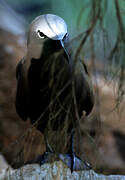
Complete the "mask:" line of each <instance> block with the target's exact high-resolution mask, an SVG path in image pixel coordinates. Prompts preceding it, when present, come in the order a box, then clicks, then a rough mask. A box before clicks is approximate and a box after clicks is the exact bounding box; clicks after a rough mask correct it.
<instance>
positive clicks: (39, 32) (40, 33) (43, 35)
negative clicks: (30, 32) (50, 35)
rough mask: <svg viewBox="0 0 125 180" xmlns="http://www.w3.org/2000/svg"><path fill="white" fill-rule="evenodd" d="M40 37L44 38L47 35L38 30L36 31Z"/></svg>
mask: <svg viewBox="0 0 125 180" xmlns="http://www.w3.org/2000/svg"><path fill="white" fill-rule="evenodd" d="M37 32H38V35H39V37H40V38H42V39H45V38H46V37H47V36H46V35H45V34H43V33H42V32H41V31H40V30H38V31H37Z"/></svg>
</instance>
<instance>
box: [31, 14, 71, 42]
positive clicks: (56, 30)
mask: <svg viewBox="0 0 125 180" xmlns="http://www.w3.org/2000/svg"><path fill="white" fill-rule="evenodd" d="M67 37H68V32H67V25H66V23H65V21H64V20H63V19H62V18H61V17H59V16H56V15H54V14H44V15H41V16H38V17H37V18H35V19H34V20H33V21H32V23H31V25H30V29H29V37H28V43H31V42H33V43H41V42H43V41H44V40H45V39H47V38H49V39H52V40H59V41H62V42H63V40H65V39H67Z"/></svg>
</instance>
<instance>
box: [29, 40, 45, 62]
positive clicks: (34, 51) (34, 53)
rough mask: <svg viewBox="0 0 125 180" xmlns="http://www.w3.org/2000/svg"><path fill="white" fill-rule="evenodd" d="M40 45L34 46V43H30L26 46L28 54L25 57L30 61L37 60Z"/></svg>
mask: <svg viewBox="0 0 125 180" xmlns="http://www.w3.org/2000/svg"><path fill="white" fill-rule="evenodd" d="M42 47H43V45H42V44H37V43H36V44H35V43H30V44H29V45H28V52H27V56H28V58H30V59H32V58H33V59H39V58H40V56H41V53H42Z"/></svg>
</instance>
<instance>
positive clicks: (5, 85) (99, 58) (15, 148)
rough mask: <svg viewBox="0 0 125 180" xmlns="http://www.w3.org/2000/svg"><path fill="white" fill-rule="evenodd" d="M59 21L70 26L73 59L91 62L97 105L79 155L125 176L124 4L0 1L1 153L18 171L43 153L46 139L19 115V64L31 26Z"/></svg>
mask: <svg viewBox="0 0 125 180" xmlns="http://www.w3.org/2000/svg"><path fill="white" fill-rule="evenodd" d="M45 13H52V14H56V15H59V16H61V17H62V18H63V19H64V20H65V21H66V23H67V25H68V31H69V34H70V39H71V43H72V45H73V48H74V56H75V57H77V56H80V57H81V58H82V60H83V61H84V62H86V63H87V65H88V69H89V72H90V74H91V77H92V83H93V88H94V92H95V99H96V103H95V106H94V109H93V112H92V113H91V115H90V116H89V117H88V118H87V119H85V121H83V122H81V131H82V137H81V142H80V145H79V144H78V142H79V141H78V139H77V137H76V151H77V154H78V155H80V157H82V156H84V157H85V156H86V157H87V160H88V161H89V162H91V164H92V166H93V169H94V170H96V171H97V172H103V173H106V174H110V173H112V174H113V173H120V174H124V172H125V151H124V149H125V110H124V107H125V97H124V95H125V83H124V79H125V72H124V71H125V19H123V17H124V15H125V1H124V0H110V1H109V0H102V1H100V0H93V1H91V0H84V1H83V0H73V1H72V0H68V1H67V0H62V1H58V0H35V1H33V0H27V1H25V0H21V1H19V0H15V1H12V0H0V152H1V153H2V155H4V157H5V158H6V160H7V161H8V162H9V164H10V165H11V166H12V167H14V168H17V167H20V166H21V165H22V164H23V163H24V162H25V161H26V160H29V159H32V158H34V157H36V156H37V155H38V154H41V153H42V152H44V150H45V146H44V142H43V136H42V135H41V134H40V133H39V132H37V131H36V130H35V128H33V129H30V130H29V127H30V122H29V121H27V122H26V123H24V122H23V121H22V120H21V119H20V118H19V117H18V115H17V114H16V110H15V104H14V103H15V93H16V77H15V71H16V65H17V63H18V62H19V60H20V59H21V58H22V57H23V56H25V53H26V37H27V32H28V26H29V24H30V23H31V21H32V20H33V19H34V18H35V17H36V16H39V15H41V14H45Z"/></svg>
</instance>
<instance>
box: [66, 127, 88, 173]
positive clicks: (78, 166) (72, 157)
mask: <svg viewBox="0 0 125 180" xmlns="http://www.w3.org/2000/svg"><path fill="white" fill-rule="evenodd" d="M74 134H75V130H74V129H72V131H71V138H70V143H71V144H70V149H69V151H68V153H67V160H68V159H69V161H68V162H67V164H68V167H70V169H71V172H73V171H79V170H89V169H91V166H90V164H89V163H88V162H86V161H82V160H81V159H80V158H79V157H78V156H76V154H75V151H74Z"/></svg>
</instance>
